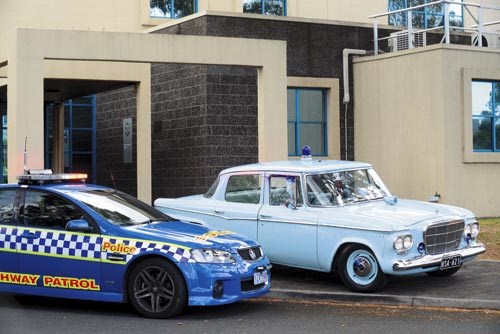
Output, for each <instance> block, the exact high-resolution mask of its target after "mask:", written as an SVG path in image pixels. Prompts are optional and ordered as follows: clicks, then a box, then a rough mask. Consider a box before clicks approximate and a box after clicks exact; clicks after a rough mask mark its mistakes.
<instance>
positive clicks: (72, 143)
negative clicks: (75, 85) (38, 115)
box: [45, 95, 96, 183]
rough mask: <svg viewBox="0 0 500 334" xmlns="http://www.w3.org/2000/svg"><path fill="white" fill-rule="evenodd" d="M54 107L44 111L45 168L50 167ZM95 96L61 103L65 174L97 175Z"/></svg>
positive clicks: (52, 105) (91, 179)
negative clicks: (62, 109) (62, 110)
mask: <svg viewBox="0 0 500 334" xmlns="http://www.w3.org/2000/svg"><path fill="white" fill-rule="evenodd" d="M55 108H56V106H55V105H54V104H48V105H47V106H46V112H45V124H46V126H45V168H50V166H52V151H53V147H52V136H53V123H54V121H53V119H54V111H55ZM95 124H96V96H95V95H89V96H83V97H79V98H76V99H72V100H67V101H64V171H65V172H66V173H71V172H80V173H86V174H87V175H88V181H89V183H92V182H95V176H96V158H95V151H96V132H95V129H96V125H95Z"/></svg>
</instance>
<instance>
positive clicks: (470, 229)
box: [464, 223, 479, 238]
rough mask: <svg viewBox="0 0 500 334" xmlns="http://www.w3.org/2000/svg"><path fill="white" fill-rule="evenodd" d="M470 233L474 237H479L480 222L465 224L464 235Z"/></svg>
mask: <svg viewBox="0 0 500 334" xmlns="http://www.w3.org/2000/svg"><path fill="white" fill-rule="evenodd" d="M469 234H470V236H471V237H472V238H475V237H477V235H478V234H479V223H472V224H467V225H465V227H464V236H467V235H469Z"/></svg>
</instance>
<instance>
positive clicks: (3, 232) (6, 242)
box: [0, 227, 17, 251]
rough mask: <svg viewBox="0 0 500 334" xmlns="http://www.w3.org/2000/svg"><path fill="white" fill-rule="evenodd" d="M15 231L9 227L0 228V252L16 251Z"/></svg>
mask: <svg viewBox="0 0 500 334" xmlns="http://www.w3.org/2000/svg"><path fill="white" fill-rule="evenodd" d="M16 234H17V230H16V229H15V228H11V227H0V250H1V249H5V250H10V251H15V250H16Z"/></svg>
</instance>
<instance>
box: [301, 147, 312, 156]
mask: <svg viewBox="0 0 500 334" xmlns="http://www.w3.org/2000/svg"><path fill="white" fill-rule="evenodd" d="M310 156H311V146H309V145H305V146H304V147H302V157H304V158H305V157H310Z"/></svg>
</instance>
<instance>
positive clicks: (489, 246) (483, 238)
mask: <svg viewBox="0 0 500 334" xmlns="http://www.w3.org/2000/svg"><path fill="white" fill-rule="evenodd" d="M479 226H480V228H481V230H480V233H479V236H478V240H479V242H482V243H484V244H485V245H486V253H484V254H482V255H480V257H479V258H480V259H489V260H500V217H498V218H487V219H479Z"/></svg>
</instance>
